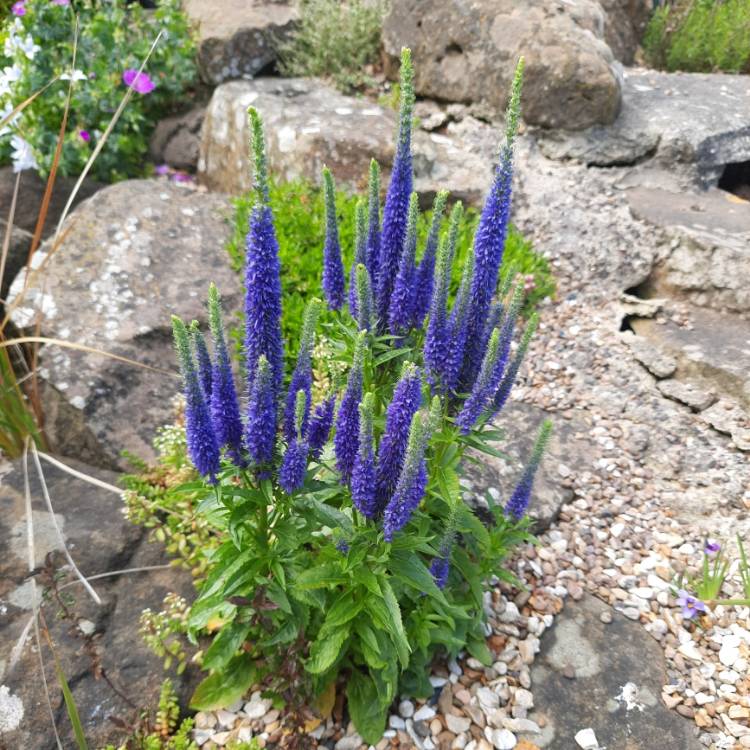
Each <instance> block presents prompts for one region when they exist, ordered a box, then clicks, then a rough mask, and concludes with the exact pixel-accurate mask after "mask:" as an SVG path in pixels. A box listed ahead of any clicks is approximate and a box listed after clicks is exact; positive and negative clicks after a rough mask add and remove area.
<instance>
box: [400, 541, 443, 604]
mask: <svg viewBox="0 0 750 750" xmlns="http://www.w3.org/2000/svg"><path fill="white" fill-rule="evenodd" d="M388 567H389V568H390V569H391V572H392V573H393V575H394V576H395V577H396V578H397V579H398V580H399V581H401V582H402V583H405V584H406V585H407V586H410V587H411V588H413V589H416V590H417V591H421V592H423V593H425V594H429V595H430V596H434V597H435V598H436V599H439V600H440V601H441V602H443V603H445V604H447V603H448V602H447V601H446V599H445V594H443V592H442V591H441V590H440V589H439V588H438V587H437V585H436V584H435V579H434V578H433V577H432V573H430V571H429V570H428V569H427V566H426V565H425V564H424V563H423V562H422V560H420V558H419V556H418V555H416V554H414V553H413V552H407V551H405V550H399V551H397V552H393V553H392V554H391V559H390V562H389V564H388Z"/></svg>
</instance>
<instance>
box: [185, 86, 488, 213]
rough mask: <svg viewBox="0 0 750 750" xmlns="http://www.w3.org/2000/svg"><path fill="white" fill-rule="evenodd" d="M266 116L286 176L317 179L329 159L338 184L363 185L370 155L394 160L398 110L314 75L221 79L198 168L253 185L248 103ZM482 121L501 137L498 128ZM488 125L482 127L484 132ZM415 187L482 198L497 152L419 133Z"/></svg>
mask: <svg viewBox="0 0 750 750" xmlns="http://www.w3.org/2000/svg"><path fill="white" fill-rule="evenodd" d="M250 105H252V106H254V107H256V108H257V109H258V111H259V112H260V113H261V115H262V116H263V119H264V123H265V126H266V139H267V145H268V159H269V168H270V171H271V173H272V174H274V175H275V176H276V177H278V178H282V179H286V180H289V179H293V178H296V177H305V178H307V179H310V180H313V181H319V180H320V174H321V170H322V168H323V166H324V165H327V166H328V167H330V169H331V171H332V172H333V174H334V177H335V178H336V181H337V182H338V183H339V184H347V185H349V186H355V187H360V188H362V187H365V186H366V180H367V171H368V167H369V163H370V159H371V158H375V159H377V161H378V162H379V163H380V165H381V166H382V167H383V168H384V170H385V171H386V174H385V175H384V180H386V179H387V177H388V175H387V172H388V171H389V170H390V166H391V162H392V160H393V153H394V152H393V149H394V132H395V127H396V115H395V112H393V111H392V110H389V109H385V108H383V107H380V106H379V105H377V104H374V103H372V102H369V101H367V100H362V99H354V98H352V97H347V96H343V95H342V94H340V93H338V92H337V91H336V90H335V89H333V88H331V87H330V86H327V85H325V84H324V83H322V82H320V81H316V80H305V79H296V78H291V79H277V78H276V79H274V78H265V79H256V80H254V81H232V82H229V83H225V84H223V85H222V86H219V87H218V88H217V89H216V91H215V92H214V94H213V97H212V99H211V102H210V104H209V106H208V111H207V113H206V119H205V122H204V126H203V138H202V143H201V155H200V160H199V162H198V172H199V175H200V177H201V179H202V181H203V182H205V183H206V184H207V185H208V186H209V187H211V188H213V189H218V190H223V191H225V192H228V193H239V192H242V191H245V190H247V189H249V188H250V186H251V173H252V171H251V168H250V162H249V154H248V143H249V132H248V123H247V108H248V106H250ZM477 125H479V126H480V129H481V128H483V129H484V131H489V133H488V135H489V137H490V138H491V139H492V141H493V142H494V143H495V144H496V143H497V141H498V140H499V133H495V132H494V131H492V130H491V129H490V128H488V127H487V126H481V124H479V123H477ZM484 131H483V132H484ZM413 145H414V149H413V150H414V174H415V187H416V189H417V190H418V191H419V192H420V194H421V197H422V198H423V199H424V200H426V201H429V200H431V197H432V196H433V195H434V193H435V192H436V191H437V190H439V189H441V188H445V189H448V190H451V192H452V195H453V197H454V198H459V199H461V200H463V201H465V202H468V203H474V204H476V203H478V202H479V201H480V200H481V198H482V196H483V195H484V194H485V192H486V190H487V189H488V187H489V185H490V182H491V177H492V170H491V166H492V160H491V158H489V159H488V158H486V157H484V156H483V155H480V154H479V153H477V152H476V150H475V149H473V148H472V147H470V146H467V145H465V144H464V143H463V142H462V141H461V140H460V139H459V138H455V137H452V136H451V135H450V134H449V135H442V134H438V133H429V134H428V133H425V132H421V131H420V132H417V133H415V135H414V144H413Z"/></svg>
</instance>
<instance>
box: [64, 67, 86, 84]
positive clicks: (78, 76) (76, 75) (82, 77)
mask: <svg viewBox="0 0 750 750" xmlns="http://www.w3.org/2000/svg"><path fill="white" fill-rule="evenodd" d="M88 79H89V77H88V76H87V75H86V74H85V73H84V72H83V71H82V70H79V69H78V68H76V69H75V70H73V71H71V72H70V73H63V74H62V75H61V76H60V80H61V81H71V80H72V81H73V83H75V82H76V81H88Z"/></svg>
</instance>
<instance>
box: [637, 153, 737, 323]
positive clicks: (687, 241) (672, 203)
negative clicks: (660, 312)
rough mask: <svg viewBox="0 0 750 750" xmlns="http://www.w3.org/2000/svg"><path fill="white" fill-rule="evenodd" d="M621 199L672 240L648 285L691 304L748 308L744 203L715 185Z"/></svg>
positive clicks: (649, 191) (648, 190)
mask: <svg viewBox="0 0 750 750" xmlns="http://www.w3.org/2000/svg"><path fill="white" fill-rule="evenodd" d="M749 143H750V142H749ZM627 197H628V203H629V205H630V208H631V210H632V212H633V213H634V215H635V216H637V217H638V218H640V219H643V220H645V221H647V222H649V223H650V224H652V225H654V226H657V227H659V228H660V229H663V230H664V232H665V233H666V234H667V236H668V237H670V238H672V241H671V245H670V248H669V251H668V252H667V253H666V256H665V257H664V258H663V259H662V261H661V263H660V264H659V265H658V266H657V268H656V269H655V270H654V273H653V274H652V277H651V285H652V286H653V287H654V288H656V289H658V290H660V291H661V290H663V291H669V292H671V293H672V294H673V295H676V296H682V297H686V298H688V299H689V300H690V301H691V302H693V303H695V304H697V305H702V306H708V307H713V308H723V307H726V308H729V309H730V310H736V311H745V312H747V311H750V204H748V203H747V202H746V201H743V200H741V199H740V198H737V197H736V196H734V195H731V194H730V193H725V192H724V191H722V190H718V189H715V188H714V189H711V190H708V191H707V192H702V193H695V192H680V193H677V192H672V191H667V190H660V189H654V188H646V187H640V188H632V189H630V190H628V191H627Z"/></svg>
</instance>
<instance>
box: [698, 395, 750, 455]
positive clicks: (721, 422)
mask: <svg viewBox="0 0 750 750" xmlns="http://www.w3.org/2000/svg"><path fill="white" fill-rule="evenodd" d="M701 416H702V417H703V419H705V420H706V422H708V423H709V424H710V425H711V427H713V428H714V429H715V430H718V431H719V432H723V433H725V434H726V435H730V436H731V438H732V442H733V443H734V444H735V445H736V446H737V448H739V449H740V450H741V451H750V413H748V412H747V411H745V410H744V409H743V408H742V407H741V406H739V404H737V403H735V402H734V401H730V400H729V399H720V400H719V401H717V402H716V403H715V404H714V405H713V406H712V407H711V408H710V409H706V410H705V411H704V412H703V414H701Z"/></svg>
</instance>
